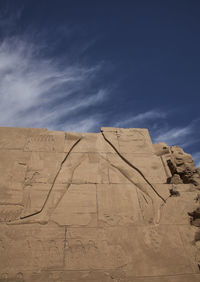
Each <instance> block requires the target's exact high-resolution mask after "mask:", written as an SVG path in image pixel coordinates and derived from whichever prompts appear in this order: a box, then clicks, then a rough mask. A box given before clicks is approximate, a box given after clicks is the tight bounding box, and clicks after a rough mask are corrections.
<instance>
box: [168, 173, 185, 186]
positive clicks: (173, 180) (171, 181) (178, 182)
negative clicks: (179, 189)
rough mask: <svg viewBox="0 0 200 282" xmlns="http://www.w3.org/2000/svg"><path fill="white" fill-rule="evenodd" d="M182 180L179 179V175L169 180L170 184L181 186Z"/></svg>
mask: <svg viewBox="0 0 200 282" xmlns="http://www.w3.org/2000/svg"><path fill="white" fill-rule="evenodd" d="M182 183H183V180H182V179H181V177H180V175H178V174H176V173H175V174H174V175H173V176H172V178H171V179H170V184H182Z"/></svg>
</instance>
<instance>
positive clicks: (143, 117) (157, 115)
mask: <svg viewBox="0 0 200 282" xmlns="http://www.w3.org/2000/svg"><path fill="white" fill-rule="evenodd" d="M163 118H166V113H164V112H161V111H158V110H151V111H147V112H144V113H140V114H137V115H135V116H132V117H130V118H127V119H125V120H122V121H119V122H117V123H116V124H115V126H117V127H121V126H125V127H126V126H131V127H134V126H136V127H138V124H139V123H140V124H141V123H146V122H147V121H150V120H151V121H152V120H156V119H163Z"/></svg>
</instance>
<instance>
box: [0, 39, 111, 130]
mask: <svg viewBox="0 0 200 282" xmlns="http://www.w3.org/2000/svg"><path fill="white" fill-rule="evenodd" d="M62 65H63V64H62V61H61V59H46V58H42V57H41V56H40V50H39V48H38V47H37V46H36V45H34V44H32V43H30V42H26V40H22V39H19V38H16V37H15V38H10V39H5V40H4V41H3V42H2V43H1V45H0V99H1V103H0V126H22V127H47V128H49V129H57V130H59V129H61V128H65V129H66V130H68V129H70V128H71V127H73V128H74V126H76V125H77V126H76V129H77V130H79V129H80V128H83V130H87V131H88V130H92V128H93V127H94V126H95V124H96V123H97V117H90V118H89V117H88V116H87V117H84V116H81V111H83V110H87V108H88V107H92V106H96V105H99V104H101V103H102V102H104V100H105V99H106V98H107V95H108V91H107V90H106V89H102V88H98V89H97V88H95V90H93V88H92V87H91V85H92V83H93V82H94V80H95V79H96V75H97V73H98V71H99V70H100V66H99V65H97V66H93V67H87V66H80V65H72V64H70V65H69V64H67V65H65V66H64V67H63V66H62ZM72 115H74V119H73V122H72V124H71V123H70V122H69V116H72ZM64 117H65V120H66V122H64V121H63V118H64ZM98 118H99V117H98ZM76 121H77V123H76ZM83 125H84V126H83Z"/></svg>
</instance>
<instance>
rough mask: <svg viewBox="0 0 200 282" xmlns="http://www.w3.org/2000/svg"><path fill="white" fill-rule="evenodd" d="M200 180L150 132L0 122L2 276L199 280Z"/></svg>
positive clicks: (187, 161)
mask: <svg viewBox="0 0 200 282" xmlns="http://www.w3.org/2000/svg"><path fill="white" fill-rule="evenodd" d="M199 179H200V176H199V172H198V170H197V169H196V168H195V166H194V163H193V160H192V158H191V156H190V155H188V154H186V153H184V152H183V151H182V150H181V149H180V148H178V147H177V146H172V147H169V146H167V145H166V144H164V143H161V144H154V145H153V144H152V142H151V138H150V136H149V133H148V130H147V129H138V128H137V129H134V128H133V129H120V128H102V129H101V132H100V133H83V134H78V133H74V132H56V131H48V130H47V129H29V128H0V281H30V282H32V281H37V282H38V281H39V282H40V281H41V282H45V281H48V282H51V281H52V282H53V281H55V282H56V281H57V282H61V281H63V282H64V281H72V282H73V281H89V282H92V281H93V282H100V281H102V282H111V281H115V282H117V281H118V282H119V281H123V282H131V281H136V282H139V281H141V282H147V281H148V282H158V281H164V282H169V281H173V282H175V281H176V282H180V281H181V282H184V281H185V282H186V281H187V282H188V281H194V282H197V281H200V232H199V227H198V226H199V225H198V216H196V217H195V216H194V214H192V211H196V214H197V215H198V207H199V198H200V197H199V196H198V191H199V189H200V187H199V184H200V181H199ZM188 212H190V217H189V215H188ZM190 218H191V219H190ZM194 222H195V224H193V223H194ZM194 225H195V226H194Z"/></svg>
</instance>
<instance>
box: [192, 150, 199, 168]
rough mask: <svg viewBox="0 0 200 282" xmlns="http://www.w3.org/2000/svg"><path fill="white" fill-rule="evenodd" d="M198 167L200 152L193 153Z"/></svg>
mask: <svg viewBox="0 0 200 282" xmlns="http://www.w3.org/2000/svg"><path fill="white" fill-rule="evenodd" d="M192 157H193V159H194V162H195V164H196V167H200V152H196V153H194V154H192Z"/></svg>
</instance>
